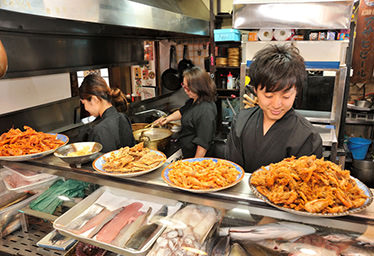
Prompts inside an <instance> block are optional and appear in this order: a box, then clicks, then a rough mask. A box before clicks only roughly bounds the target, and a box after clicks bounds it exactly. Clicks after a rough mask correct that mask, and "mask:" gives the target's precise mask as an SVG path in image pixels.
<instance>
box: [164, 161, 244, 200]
mask: <svg viewBox="0 0 374 256" xmlns="http://www.w3.org/2000/svg"><path fill="white" fill-rule="evenodd" d="M243 177H244V170H243V168H242V167H240V166H239V165H237V164H235V163H233V162H230V161H228V160H224V159H218V158H188V159H183V160H178V161H176V162H173V163H171V164H169V165H168V166H166V167H165V168H164V170H163V171H162V178H163V180H164V181H165V182H166V183H167V184H168V185H169V186H172V187H176V188H179V189H181V190H185V191H189V192H194V193H208V192H216V191H219V190H223V189H227V188H230V187H232V186H234V185H236V184H238V183H239V182H240V181H241V180H242V179H243Z"/></svg>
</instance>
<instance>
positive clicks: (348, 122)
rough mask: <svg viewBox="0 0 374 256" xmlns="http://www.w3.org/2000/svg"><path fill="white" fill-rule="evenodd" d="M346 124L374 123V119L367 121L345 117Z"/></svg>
mask: <svg viewBox="0 0 374 256" xmlns="http://www.w3.org/2000/svg"><path fill="white" fill-rule="evenodd" d="M345 123H346V124H362V125H374V120H372V121H367V120H357V119H350V118H346V119H345Z"/></svg>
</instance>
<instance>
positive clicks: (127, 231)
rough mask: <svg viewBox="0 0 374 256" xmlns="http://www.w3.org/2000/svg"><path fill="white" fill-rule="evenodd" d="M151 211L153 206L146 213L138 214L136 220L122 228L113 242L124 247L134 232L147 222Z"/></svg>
mask: <svg viewBox="0 0 374 256" xmlns="http://www.w3.org/2000/svg"><path fill="white" fill-rule="evenodd" d="M151 212H152V208H151V207H149V208H148V211H147V212H146V213H141V215H140V216H138V217H137V218H136V220H135V221H134V222H132V223H128V224H127V225H126V226H125V227H124V228H122V229H121V231H120V232H119V234H118V236H117V237H116V238H115V239H114V240H113V242H112V244H113V245H116V246H119V247H124V245H125V244H126V242H127V241H128V240H129V239H130V237H131V236H132V234H134V233H135V231H136V230H138V229H139V228H140V227H141V226H142V225H143V224H144V223H145V222H146V220H147V218H148V216H149V214H151Z"/></svg>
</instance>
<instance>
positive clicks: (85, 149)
mask: <svg viewBox="0 0 374 256" xmlns="http://www.w3.org/2000/svg"><path fill="white" fill-rule="evenodd" d="M91 149H92V147H90V146H86V147H83V148H82V149H81V150H77V151H74V152H69V153H67V155H66V156H84V155H89V154H92V151H91Z"/></svg>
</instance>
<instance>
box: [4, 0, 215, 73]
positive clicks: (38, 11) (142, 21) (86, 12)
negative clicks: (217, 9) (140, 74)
mask: <svg viewBox="0 0 374 256" xmlns="http://www.w3.org/2000/svg"><path fill="white" fill-rule="evenodd" d="M0 17H1V22H0V40H1V41H2V42H3V45H4V47H5V49H6V51H7V55H8V72H7V74H6V76H5V78H13V77H23V76H33V75H42V74H52V73H61V72H70V71H76V70H83V69H89V68H100V67H110V66H120V65H130V64H135V63H142V62H144V49H143V42H144V40H159V39H177V38H196V37H208V36H209V17H210V16H209V10H208V8H207V7H206V6H205V5H204V3H203V2H202V1H201V0H164V1H162V0H160V1H146V0H134V1H128V0H110V1H107V0H79V1H76V0H63V1H61V0H44V1H43V0H27V1H12V0H4V1H0Z"/></svg>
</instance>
